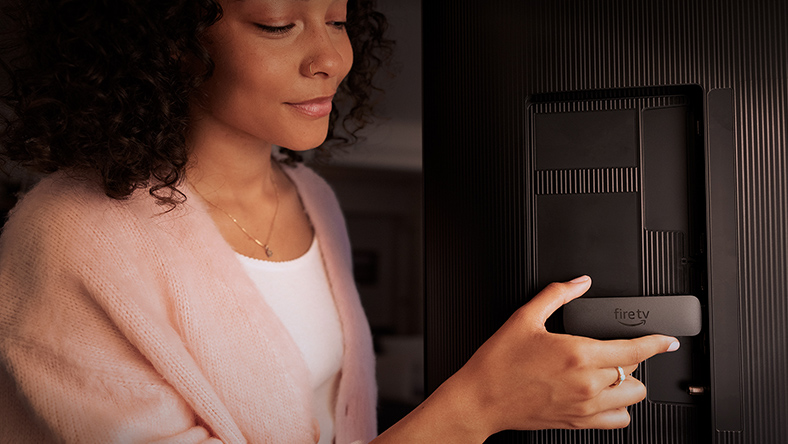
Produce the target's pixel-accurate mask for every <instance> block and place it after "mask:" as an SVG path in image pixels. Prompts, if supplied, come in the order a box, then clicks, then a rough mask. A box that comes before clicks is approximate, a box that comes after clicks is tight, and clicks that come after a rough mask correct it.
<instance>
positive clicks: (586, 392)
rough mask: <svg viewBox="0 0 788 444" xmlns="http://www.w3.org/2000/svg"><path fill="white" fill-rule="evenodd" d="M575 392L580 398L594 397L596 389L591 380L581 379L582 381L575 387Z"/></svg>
mask: <svg viewBox="0 0 788 444" xmlns="http://www.w3.org/2000/svg"><path fill="white" fill-rule="evenodd" d="M577 394H578V395H579V396H580V397H581V398H582V399H592V398H594V397H596V395H597V389H596V387H594V385H593V384H592V383H591V382H589V381H583V383H581V384H580V385H579V386H578V388H577Z"/></svg>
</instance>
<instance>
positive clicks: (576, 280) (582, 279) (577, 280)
mask: <svg viewBox="0 0 788 444" xmlns="http://www.w3.org/2000/svg"><path fill="white" fill-rule="evenodd" d="M589 279H591V278H590V277H588V276H580V277H578V278H574V279H572V280H571V281H569V283H570V284H581V283H583V282H586V281H588V280H589Z"/></svg>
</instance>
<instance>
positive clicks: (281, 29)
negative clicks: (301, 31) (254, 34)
mask: <svg viewBox="0 0 788 444" xmlns="http://www.w3.org/2000/svg"><path fill="white" fill-rule="evenodd" d="M255 26H257V27H258V28H260V29H261V30H262V31H263V32H266V33H268V34H275V35H279V34H287V32H288V31H290V30H291V29H293V28H295V24H293V23H290V24H289V25H284V26H268V25H263V24H261V23H255Z"/></svg>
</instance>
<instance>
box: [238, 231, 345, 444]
mask: <svg viewBox="0 0 788 444" xmlns="http://www.w3.org/2000/svg"><path fill="white" fill-rule="evenodd" d="M236 256H238V259H239V260H240V261H241V264H242V265H243V267H244V270H246V273H247V274H248V275H249V277H250V278H251V279H252V281H253V282H254V283H255V285H256V286H257V288H258V290H259V291H260V293H261V294H262V295H263V298H265V301H266V303H267V304H268V305H269V306H270V307H271V309H272V310H273V311H274V313H276V314H277V316H279V319H280V320H281V321H282V323H283V324H284V325H285V327H286V328H287V330H288V332H289V333H290V336H291V337H292V338H293V340H294V341H295V343H296V345H298V348H299V349H300V350H301V353H302V355H303V356H304V360H305V361H306V365H307V367H308V368H309V371H310V374H311V381H310V382H311V383H312V388H313V390H314V397H313V409H314V413H315V416H316V417H317V420H318V421H319V423H320V444H330V443H332V442H333V441H334V405H335V404H336V392H337V386H338V383H339V373H340V370H341V369H342V353H343V347H342V326H341V324H340V322H339V315H338V313H337V309H336V305H335V304H334V297H333V294H332V292H331V287H330V285H329V283H328V278H327V277H326V272H325V268H324V266H323V259H322V257H321V255H320V245H319V243H318V240H317V236H315V237H314V238H313V240H312V245H311V246H310V247H309V251H307V252H306V254H304V255H303V256H301V257H299V258H297V259H294V260H292V261H286V262H269V261H263V260H259V259H253V258H250V257H247V256H243V255H241V254H237V253H236Z"/></svg>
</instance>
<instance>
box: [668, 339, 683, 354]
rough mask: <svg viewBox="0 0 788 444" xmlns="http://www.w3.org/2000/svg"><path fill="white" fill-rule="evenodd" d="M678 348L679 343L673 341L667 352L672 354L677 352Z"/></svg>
mask: <svg viewBox="0 0 788 444" xmlns="http://www.w3.org/2000/svg"><path fill="white" fill-rule="evenodd" d="M679 347H681V343H679V341H673V342H671V343H670V347H668V351H669V352H674V351H676V350H678V349H679Z"/></svg>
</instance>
